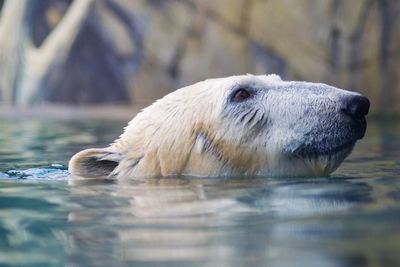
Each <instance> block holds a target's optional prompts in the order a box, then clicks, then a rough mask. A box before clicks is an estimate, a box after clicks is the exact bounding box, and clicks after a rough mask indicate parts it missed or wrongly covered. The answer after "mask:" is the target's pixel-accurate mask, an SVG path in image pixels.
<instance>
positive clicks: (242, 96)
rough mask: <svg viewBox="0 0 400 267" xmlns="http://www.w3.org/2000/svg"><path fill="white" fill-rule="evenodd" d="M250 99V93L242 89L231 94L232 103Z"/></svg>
mask: <svg viewBox="0 0 400 267" xmlns="http://www.w3.org/2000/svg"><path fill="white" fill-rule="evenodd" d="M249 97H251V93H250V92H249V91H247V90H246V89H244V88H239V89H238V90H236V92H235V93H234V94H233V97H232V100H233V101H234V102H242V101H244V100H246V99H247V98H249Z"/></svg>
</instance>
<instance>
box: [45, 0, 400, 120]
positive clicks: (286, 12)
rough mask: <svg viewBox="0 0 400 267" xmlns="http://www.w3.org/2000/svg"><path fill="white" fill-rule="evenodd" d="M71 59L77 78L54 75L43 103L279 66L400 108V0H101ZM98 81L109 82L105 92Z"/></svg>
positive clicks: (379, 108) (138, 95) (126, 95)
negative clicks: (94, 66)
mask: <svg viewBox="0 0 400 267" xmlns="http://www.w3.org/2000/svg"><path fill="white" fill-rule="evenodd" d="M90 35H95V36H97V37H96V38H97V39H96V38H94V37H93V38H89V37H90ZM91 46H93V49H91ZM93 51H96V53H97V54H98V56H96V55H93V53H92V52H93ZM85 55H88V56H86V57H85ZM71 57H72V59H71V62H75V63H73V64H72V65H71V66H73V67H71V68H72V69H70V70H69V71H67V73H72V74H71V75H72V77H75V78H73V79H71V76H69V77H68V78H69V79H68V80H66V79H65V76H64V75H61V78H60V77H58V79H54V80H55V82H54V84H53V86H50V88H49V89H48V90H49V92H48V93H47V94H44V95H45V96H47V98H48V99H47V101H56V102H70V103H76V102H102V103H104V102H110V101H111V102H113V101H114V102H115V101H117V102H118V101H120V102H124V101H123V100H124V99H128V100H129V101H130V102H131V103H135V102H141V103H143V102H151V101H153V100H154V99H155V98H158V97H161V96H162V95H164V94H166V93H168V92H171V91H173V90H174V89H176V88H179V87H182V86H184V85H187V84H191V83H194V82H197V81H199V80H203V79H206V78H210V77H220V76H226V75H234V74H240V73H256V74H264V73H278V74H280V75H281V76H283V78H285V79H298V80H307V81H314V82H325V83H330V84H332V85H336V86H338V87H342V88H345V89H351V90H357V91H361V92H362V93H364V94H366V95H367V96H368V97H370V99H371V100H372V111H375V112H387V113H392V112H400V105H399V104H398V103H399V102H400V83H399V77H400V4H399V1H398V0H351V1H346V0H318V1H317V0H135V1H131V0H115V1H106V0H105V1H97V3H96V5H95V10H94V11H93V12H92V14H91V18H90V19H89V22H88V25H87V26H86V27H85V29H84V30H83V32H82V33H81V34H80V36H79V38H78V39H77V41H76V45H75V46H74V48H73V49H72V52H71ZM74 60H75V61H74ZM82 61H83V62H82ZM85 62H86V63H88V62H91V64H86V65H88V66H87V69H88V71H87V72H85V66H86V65H85ZM93 64H94V65H96V64H97V65H98V64H100V65H108V66H111V67H103V68H100V67H97V72H94V71H93V70H92V69H91V67H90V66H89V65H93ZM77 68H80V69H81V70H82V71H77ZM67 69H68V68H67ZM74 70H75V71H74ZM74 72H75V73H74ZM78 72H80V73H85V75H84V76H83V77H80V78H79V75H81V74H79V73H78ZM99 72H105V73H99ZM110 73H111V74H110ZM81 76H82V75H81ZM99 79H107V80H108V81H112V82H111V83H108V84H107V86H108V87H109V89H108V90H109V91H107V90H106V89H105V88H103V87H101V88H102V90H103V91H104V90H106V91H107V92H106V91H104V92H103V93H101V94H100V95H99V93H98V91H97V90H96V88H97V87H98V86H100V85H96V81H99ZM71 80H72V81H74V82H71ZM114 80H115V81H114ZM83 81H85V82H84V83H83ZM80 84H81V85H82V84H83V85H84V86H81V85H80ZM91 84H92V85H91ZM101 84H103V85H104V84H105V82H101ZM111 84H114V86H111ZM83 87H84V88H83ZM82 88H83V89H82ZM82 90H86V91H87V93H86V98H81V99H84V101H82V100H80V99H76V98H77V97H76V96H77V95H78V94H79V92H80V93H82ZM90 96H92V97H90ZM101 96H104V97H103V98H102V97H101ZM92 100H93V101H92Z"/></svg>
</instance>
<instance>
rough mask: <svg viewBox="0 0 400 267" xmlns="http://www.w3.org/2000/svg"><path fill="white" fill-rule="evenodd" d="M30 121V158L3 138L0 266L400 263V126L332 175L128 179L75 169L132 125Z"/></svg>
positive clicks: (371, 139) (376, 136)
mask: <svg viewBox="0 0 400 267" xmlns="http://www.w3.org/2000/svg"><path fill="white" fill-rule="evenodd" d="M31 123H32V126H30V127H28V126H26V127H28V129H27V130H26V131H27V132H23V133H22V132H21V133H19V134H16V133H18V131H19V130H18V129H17V128H18V127H19V126H13V125H14V124H13V123H11V122H10V123H9V124H7V127H9V128H10V129H7V131H8V132H7V134H13V135H17V137H15V140H19V141H18V145H19V150H20V151H23V153H22V154H21V155H22V156H21V157H22V158H21V159H20V160H17V161H15V158H16V157H17V155H18V153H16V154H12V153H11V154H12V155H11V154H10V152H9V151H11V150H12V149H11V146H12V145H15V144H10V143H12V142H11V141H10V139H13V137H10V136H8V135H3V136H1V137H0V140H2V141H3V142H4V144H5V145H4V147H5V148H4V150H3V149H2V148H0V150H1V151H0V158H3V160H4V161H3V162H4V164H3V165H2V166H0V170H1V171H2V172H0V178H2V180H1V181H0V265H3V264H4V265H17V266H21V265H25V266H45V265H52V266H64V265H72V266H132V265H134V266H160V265H162V266H398V265H400V255H399V254H398V248H399V247H400V228H399V227H398V225H399V221H400V205H399V204H398V201H399V199H400V181H399V177H400V171H399V168H398V166H399V163H400V160H399V159H400V157H399V156H400V140H399V139H398V138H397V136H398V134H399V133H400V128H399V127H398V126H396V124H391V126H390V127H389V126H387V127H388V128H385V127H382V125H377V124H373V125H372V126H371V127H370V129H369V133H368V134H367V138H366V139H365V140H363V141H362V142H361V143H360V144H359V145H358V146H357V149H356V150H355V151H354V153H353V155H352V156H351V157H350V158H349V159H348V160H347V161H346V162H345V164H343V165H342V167H341V168H339V170H338V171H337V172H336V173H335V174H334V177H332V178H312V179H240V178H236V179H199V178H188V177H187V178H174V177H170V178H163V179H145V180H134V181H124V182H122V181H121V182H117V181H113V180H107V179H105V180H93V179H78V178H79V177H75V178H74V179H72V180H70V181H68V180H67V179H68V173H67V172H66V170H65V167H64V166H66V162H67V159H68V158H69V156H70V155H71V154H72V153H74V152H75V151H77V150H79V149H81V148H82V147H89V146H93V145H95V146H96V144H98V145H99V146H102V145H104V144H106V142H108V141H109V140H113V139H114V138H115V136H116V135H117V134H118V132H119V131H120V129H121V127H122V126H121V125H118V123H114V124H113V125H115V127H112V126H111V125H107V124H104V123H101V124H100V125H97V124H96V123H94V124H91V125H88V124H80V123H76V122H71V123H66V122H64V123H59V122H58V123H54V124H51V123H46V124H43V123H40V122H34V121H33V122H31ZM121 124H122V125H123V123H121ZM3 125H4V124H3ZM17 125H18V124H17ZM7 127H6V128H7ZM82 129H83V131H82ZM107 129H108V130H107ZM64 132H65V134H64ZM100 132H101V134H100V135H98V134H96V133H100ZM40 136H42V137H40ZM43 136H44V137H43ZM80 136H84V137H82V138H81V137H80ZM18 138H19V139H18ZM56 140H57V141H56ZM77 140H78V141H77ZM15 142H17V141H15ZM57 147H58V148H59V150H57ZM7 151H8V152H7ZM47 153H48V154H47ZM36 162H39V163H41V164H42V165H41V166H42V167H40V168H38V167H37V165H36ZM52 164H61V166H60V165H52ZM43 166H49V167H46V168H43Z"/></svg>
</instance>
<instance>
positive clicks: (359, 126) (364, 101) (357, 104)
mask: <svg viewBox="0 0 400 267" xmlns="http://www.w3.org/2000/svg"><path fill="white" fill-rule="evenodd" d="M369 106H370V102H369V100H368V98H366V97H365V96H361V95H352V96H347V97H346V98H345V99H344V100H343V103H342V107H341V111H342V112H343V113H344V114H345V115H347V116H348V117H350V118H351V119H352V121H353V123H354V128H355V131H356V135H357V138H358V139H361V138H363V137H364V134H365V131H366V129H367V121H366V119H365V116H366V115H367V114H368V111H369Z"/></svg>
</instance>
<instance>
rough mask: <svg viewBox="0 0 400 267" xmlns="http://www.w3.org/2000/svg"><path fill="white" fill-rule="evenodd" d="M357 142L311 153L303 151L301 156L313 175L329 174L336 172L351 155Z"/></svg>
mask: <svg viewBox="0 0 400 267" xmlns="http://www.w3.org/2000/svg"><path fill="white" fill-rule="evenodd" d="M354 145H355V142H351V143H348V144H345V145H341V146H339V147H336V148H332V150H330V151H321V152H320V153H318V151H317V150H316V151H314V152H313V153H310V154H305V153H302V154H301V156H299V158H300V160H301V161H303V162H304V164H305V165H306V168H307V169H308V172H309V175H311V176H328V175H329V174H331V173H332V172H334V171H335V170H336V169H337V168H338V167H339V165H340V164H341V163H342V162H343V160H344V159H345V158H346V157H347V156H348V155H350V153H351V151H352V150H353V148H354Z"/></svg>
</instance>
